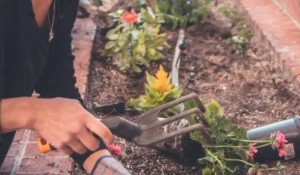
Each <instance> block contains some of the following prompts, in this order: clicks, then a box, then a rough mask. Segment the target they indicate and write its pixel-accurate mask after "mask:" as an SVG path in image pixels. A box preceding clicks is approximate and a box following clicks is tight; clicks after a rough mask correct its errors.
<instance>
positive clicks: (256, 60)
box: [88, 13, 300, 175]
mask: <svg viewBox="0 0 300 175" xmlns="http://www.w3.org/2000/svg"><path fill="white" fill-rule="evenodd" d="M219 15H220V14H217V13H215V15H214V16H212V17H211V18H210V20H209V22H205V23H203V24H195V25H191V26H189V27H188V28H187V29H186V34H185V35H186V36H185V44H186V46H187V52H188V54H187V55H182V56H181V63H180V72H179V78H180V83H181V84H182V85H183V92H184V93H183V94H185V95H186V94H190V93H198V94H199V96H200V97H201V98H203V99H205V100H206V101H209V100H211V99H214V100H216V101H218V102H219V103H220V105H221V106H222V107H223V109H224V113H225V114H226V116H227V117H228V118H229V119H230V120H231V121H232V122H233V123H234V124H238V125H240V126H243V127H245V128H246V129H251V128H254V127H258V126H261V125H265V124H269V123H272V122H276V121H281V120H284V119H288V118H291V117H292V116H293V115H294V114H295V113H298V112H299V110H300V106H299V105H298V103H299V99H300V98H299V96H298V95H297V93H296V90H295V87H293V84H292V83H290V82H287V81H285V80H284V79H282V78H281V76H280V75H281V74H280V73H281V72H280V69H279V65H277V64H276V63H275V62H274V61H273V60H272V59H271V55H270V54H271V53H270V51H269V50H267V49H265V48H264V47H263V46H262V45H261V44H260V42H259V41H257V38H256V37H255V36H254V37H253V38H252V40H251V42H250V43H249V44H248V46H247V48H246V49H245V54H242V55H237V54H235V53H234V52H235V47H234V46H232V45H230V44H229V43H228V41H227V39H228V37H229V36H231V35H233V34H235V32H236V31H235V29H231V28H229V27H227V26H228V21H226V20H223V18H222V17H221V16H219ZM95 21H96V24H97V25H98V29H97V34H96V40H95V46H94V52H93V60H92V66H91V72H90V80H89V90H88V91H89V93H88V108H89V110H90V111H91V112H92V113H93V114H95V116H97V117H99V118H106V117H110V116H114V115H117V116H121V117H124V118H126V119H128V120H131V121H135V119H136V116H137V115H138V114H137V113H132V112H125V113H123V112H122V109H120V110H119V111H116V110H114V111H107V112H106V113H99V112H96V111H95V110H94V109H95V108H94V107H95V106H97V104H99V103H102V102H105V101H107V100H111V99H115V100H118V101H123V100H125V101H126V100H129V99H130V98H137V97H139V95H141V94H143V93H144V91H145V88H144V84H145V81H146V80H145V76H144V74H140V75H138V76H130V75H129V74H124V73H121V72H120V71H119V69H118V68H117V67H115V66H114V65H113V60H112V58H110V57H101V56H100V52H101V51H102V49H103V48H104V46H105V44H106V42H107V39H106V38H105V34H106V31H107V30H106V29H105V28H106V27H107V25H106V23H105V22H104V20H103V18H101V17H99V18H96V19H95ZM163 31H164V32H167V33H168V43H169V45H171V46H172V48H171V49H167V50H165V51H164V55H165V58H164V59H162V60H160V61H157V62H154V63H151V65H150V67H149V68H147V71H148V72H149V73H150V74H152V75H154V74H155V73H156V72H157V70H158V68H159V65H163V67H164V68H165V70H166V71H167V72H171V65H172V59H173V54H174V49H175V48H174V47H175V46H176V42H177V33H178V31H170V30H167V29H163ZM192 55H195V56H192ZM200 57H202V58H205V59H207V60H209V61H211V62H214V63H216V64H218V65H217V66H216V65H212V64H211V63H209V62H207V61H205V60H203V59H200ZM191 73H194V74H195V75H196V78H195V81H194V82H193V83H189V84H188V82H189V80H188V76H189V75H190V74H191ZM187 84H188V86H187V87H185V85H187ZM121 104H122V103H121ZM121 106H122V105H121ZM116 144H118V145H119V146H121V147H122V150H123V151H122V154H121V156H120V157H119V158H118V159H119V160H120V161H121V162H122V164H123V165H124V166H125V167H126V168H127V169H129V170H130V171H131V172H132V173H133V174H147V175H148V174H189V175H192V174H201V167H200V166H199V165H197V164H196V163H195V164H187V163H185V162H183V161H182V160H181V159H180V158H179V157H176V156H174V155H170V154H166V153H163V152H159V151H157V150H155V149H153V148H148V147H138V146H136V145H135V144H133V143H130V142H127V141H125V140H123V139H120V138H116ZM176 149H180V148H176ZM177 151H178V152H180V151H181V150H177ZM195 152H196V150H195ZM283 164H284V165H286V166H287V169H288V172H289V174H298V169H297V167H299V165H300V164H299V163H297V162H295V161H286V162H283Z"/></svg>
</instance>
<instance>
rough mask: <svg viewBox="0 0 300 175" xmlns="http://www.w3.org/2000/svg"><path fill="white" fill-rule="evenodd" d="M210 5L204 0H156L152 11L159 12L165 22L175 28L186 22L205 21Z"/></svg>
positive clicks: (184, 24) (183, 25) (182, 25)
mask: <svg viewBox="0 0 300 175" xmlns="http://www.w3.org/2000/svg"><path fill="white" fill-rule="evenodd" d="M210 5H211V4H210V3H209V2H208V1H206V0H188V1H187V0H156V3H155V7H154V12H155V13H158V14H161V15H162V16H163V18H164V20H165V21H166V24H169V25H172V29H176V28H177V27H185V26H186V25H187V24H188V23H196V22H199V21H206V20H207V19H208V15H209V13H210V10H209V7H210Z"/></svg>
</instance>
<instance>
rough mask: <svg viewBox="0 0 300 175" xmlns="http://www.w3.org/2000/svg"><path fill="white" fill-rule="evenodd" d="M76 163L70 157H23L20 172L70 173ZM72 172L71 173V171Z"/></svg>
mask: <svg viewBox="0 0 300 175" xmlns="http://www.w3.org/2000/svg"><path fill="white" fill-rule="evenodd" d="M73 168H74V163H73V161H72V160H71V159H70V158H58V157H37V158H23V160H22V162H21V166H20V167H19V172H18V173H28V174H30V173H59V174H61V173H70V172H72V171H73ZM70 174H71V173H70Z"/></svg>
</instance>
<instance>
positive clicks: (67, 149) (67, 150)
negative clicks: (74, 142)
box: [60, 146, 73, 155]
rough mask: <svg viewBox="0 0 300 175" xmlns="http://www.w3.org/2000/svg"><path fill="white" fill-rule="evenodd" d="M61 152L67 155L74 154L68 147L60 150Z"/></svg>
mask: <svg viewBox="0 0 300 175" xmlns="http://www.w3.org/2000/svg"><path fill="white" fill-rule="evenodd" d="M60 150H61V151H62V152H64V153H65V154H67V155H71V154H72V153H73V150H72V149H71V148H69V147H68V146H63V147H62V148H60Z"/></svg>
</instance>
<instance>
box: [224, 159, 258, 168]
mask: <svg viewBox="0 0 300 175" xmlns="http://www.w3.org/2000/svg"><path fill="white" fill-rule="evenodd" d="M221 159H223V160H226V161H230V162H242V163H244V164H246V165H249V166H251V167H254V166H255V165H253V164H251V163H249V162H246V161H244V160H240V159H226V158H222V157H221Z"/></svg>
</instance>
